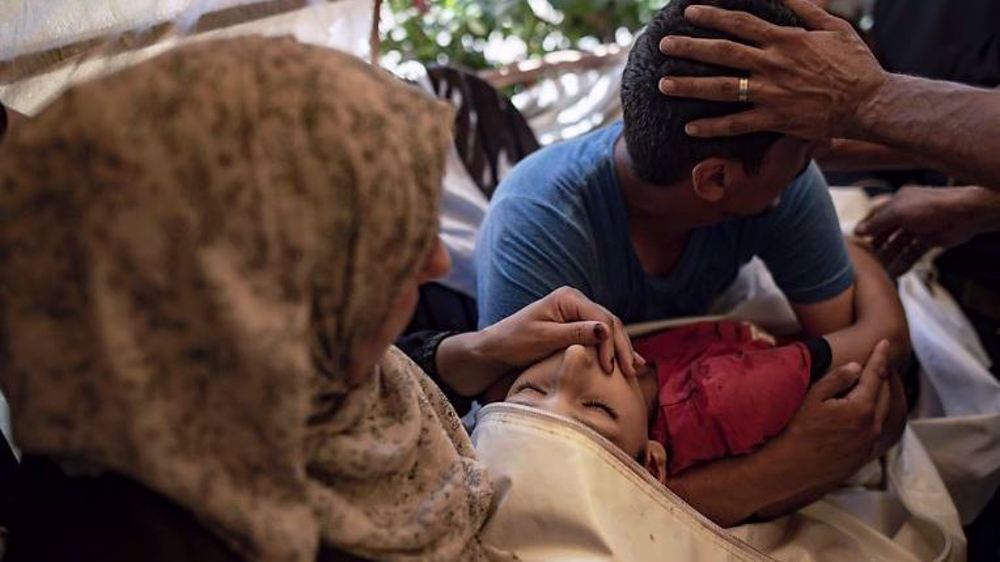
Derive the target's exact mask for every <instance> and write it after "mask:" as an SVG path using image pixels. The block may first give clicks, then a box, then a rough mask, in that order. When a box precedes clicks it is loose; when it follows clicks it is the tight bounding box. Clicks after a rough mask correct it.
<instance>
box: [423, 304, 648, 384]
mask: <svg viewBox="0 0 1000 562" xmlns="http://www.w3.org/2000/svg"><path fill="white" fill-rule="evenodd" d="M574 344H580V345H592V346H597V348H598V356H599V358H600V362H601V367H603V368H604V370H605V371H606V372H608V373H611V372H613V371H614V366H615V363H616V362H617V363H618V365H619V367H620V368H621V370H622V373H624V374H625V376H629V377H633V376H635V375H636V373H637V371H638V370H639V369H641V368H642V366H644V365H645V364H646V361H645V360H644V359H643V358H642V357H641V356H640V355H639V354H638V353H636V352H635V351H634V350H633V349H632V342H631V341H630V340H629V337H628V334H626V333H625V327H624V326H623V325H622V321H621V320H619V319H618V317H617V316H615V315H614V314H612V313H610V312H609V311H608V310H607V309H606V308H604V307H603V306H601V305H599V304H596V303H594V302H592V301H591V300H590V299H588V298H587V297H586V296H584V294H583V293H581V292H580V291H577V290H576V289H571V288H569V287H562V288H560V289H556V290H555V291H553V292H551V293H549V294H548V295H547V296H545V297H544V298H542V299H540V300H538V301H536V302H534V303H532V304H530V305H528V306H526V307H524V308H523V309H521V310H520V311H518V312H517V313H516V314H514V315H512V316H509V317H507V318H505V319H503V320H501V321H500V322H497V323H496V324H494V325H492V326H490V327H488V328H485V329H483V330H481V331H479V332H470V333H466V334H458V335H456V336H452V337H450V338H446V339H445V340H444V341H443V342H442V343H441V346H440V347H439V348H438V351H437V355H436V362H437V368H438V373H439V374H440V375H441V378H442V379H443V380H444V381H445V382H446V383H447V384H448V386H450V387H451V388H452V390H454V391H456V392H458V393H459V394H462V395H464V396H477V395H479V394H480V393H482V392H483V391H485V390H487V389H494V390H495V392H494V394H496V395H498V396H500V397H502V396H503V394H505V393H506V391H505V390H504V389H502V388H501V389H500V390H497V389H496V387H497V386H498V385H499V386H500V387H503V377H504V376H505V375H508V374H510V373H511V372H512V371H514V370H516V369H520V368H523V367H527V366H529V365H531V364H533V363H535V362H537V361H540V360H542V359H544V358H546V357H548V356H549V355H551V354H553V353H555V352H556V351H559V350H561V349H565V348H567V347H569V346H571V345H574ZM509 382H510V381H507V383H508V384H509Z"/></svg>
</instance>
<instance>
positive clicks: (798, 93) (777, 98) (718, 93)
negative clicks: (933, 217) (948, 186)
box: [660, 0, 1000, 189]
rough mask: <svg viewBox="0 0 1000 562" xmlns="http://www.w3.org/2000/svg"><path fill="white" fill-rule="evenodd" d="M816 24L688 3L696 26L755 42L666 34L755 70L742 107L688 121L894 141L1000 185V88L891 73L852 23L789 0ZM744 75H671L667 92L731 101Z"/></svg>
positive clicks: (731, 129)
mask: <svg viewBox="0 0 1000 562" xmlns="http://www.w3.org/2000/svg"><path fill="white" fill-rule="evenodd" d="M786 4H787V5H788V6H789V7H790V8H792V9H793V10H794V11H795V12H796V13H797V14H798V15H799V17H800V18H801V19H802V20H803V21H804V23H805V24H806V26H807V27H808V28H809V29H810V30H811V31H806V30H804V29H800V28H788V27H781V26H776V25H773V24H770V23H768V22H765V21H763V20H761V19H759V18H756V17H754V16H751V15H749V14H746V13H742V12H733V11H727V10H721V9H718V8H713V7H709V6H692V7H690V8H688V9H687V10H686V11H685V15H686V16H687V18H688V19H689V20H691V21H692V22H693V23H695V24H696V25H699V26H704V27H710V28H714V29H717V30H719V31H723V32H726V33H729V34H732V35H734V36H736V37H739V38H741V39H743V40H746V41H748V42H750V43H751V44H753V46H750V45H744V44H740V43H735V42H732V41H724V40H722V41H718V40H706V39H696V38H691V37H667V38H664V41H663V43H661V49H662V50H663V52H664V53H666V54H669V55H672V56H679V57H685V58H692V59H696V60H700V61H704V62H708V63H714V64H719V65H722V66H728V67H731V68H739V69H743V70H746V71H749V72H750V75H751V78H750V94H749V98H750V102H751V103H753V105H754V108H753V109H751V110H749V111H745V112H743V113H737V114H734V115H728V116H724V117H720V118H715V119H708V120H699V121H695V122H693V123H690V124H689V127H688V133H689V134H691V135H694V136H699V137H713V136H728V135H738V134H743V133H748V132H752V131H763V130H768V131H778V132H782V133H787V134H791V135H796V136H799V137H803V138H813V139H820V138H834V137H845V138H853V139H858V140H866V141H872V142H878V143H883V144H888V145H890V146H892V147H894V148H898V149H901V150H904V151H906V152H909V153H911V154H912V155H913V156H914V157H916V158H917V159H919V160H920V161H922V162H926V163H929V164H931V165H933V166H934V167H937V168H939V169H941V170H942V171H944V172H947V173H949V174H952V175H955V176H959V177H961V178H963V179H964V180H966V181H968V182H971V183H979V184H983V185H986V186H990V187H992V188H994V189H1000V159H998V158H996V154H998V153H1000V135H998V134H997V131H998V130H1000V92H997V91H991V90H982V89H976V88H971V87H967V86H962V85H959V84H955V83H950V82H941V81H934V80H926V79H921V78H912V77H908V76H901V75H896V74H889V73H887V72H885V70H883V69H882V67H881V66H880V65H879V63H878V61H877V60H875V57H874V56H873V55H872V53H871V51H870V50H868V47H867V46H866V45H865V43H864V41H863V40H862V39H861V37H859V36H858V34H857V32H855V31H854V29H853V28H851V26H850V24H848V23H847V22H846V21H844V20H841V19H840V18H837V17H834V16H831V15H829V14H827V13H825V12H824V11H823V10H822V9H820V8H818V7H816V6H814V5H813V4H811V3H810V2H809V1H808V0H786ZM738 80H739V79H738V78H736V77H733V78H728V77H721V78H717V77H713V78H690V77H665V79H664V81H662V82H661V85H660V89H661V90H662V91H663V93H664V94H667V95H671V96H679V97H694V98H703V99H710V100H725V101H733V100H735V99H736V94H737V92H738Z"/></svg>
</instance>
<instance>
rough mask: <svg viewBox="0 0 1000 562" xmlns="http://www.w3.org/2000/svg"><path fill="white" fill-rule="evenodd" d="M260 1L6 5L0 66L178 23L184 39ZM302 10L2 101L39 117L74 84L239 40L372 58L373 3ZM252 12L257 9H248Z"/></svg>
mask: <svg viewBox="0 0 1000 562" xmlns="http://www.w3.org/2000/svg"><path fill="white" fill-rule="evenodd" d="M260 3H261V0H128V1H124V0H87V1H86V2H84V1H81V0H46V1H45V2H39V1H37V0H13V1H12V2H11V0H3V1H0V60H7V59H10V58H12V57H15V56H16V55H23V54H28V53H35V52H39V51H44V50H46V49H50V48H54V47H62V46H66V45H70V44H73V43H74V42H76V41H81V40H85V39H91V38H95V37H101V36H103V35H108V34H115V33H122V32H125V31H130V30H132V31H142V30H143V29H146V28H149V27H152V26H153V25H155V24H158V23H164V22H175V23H176V24H177V27H178V31H179V32H181V33H183V32H184V31H185V30H186V29H189V28H190V26H191V25H192V24H193V23H195V22H196V21H197V20H198V17H199V16H200V15H201V14H205V13H209V12H214V11H218V10H222V9H225V8H230V7H233V6H238V5H242V4H260ZM305 5H306V6H307V7H304V8H302V9H299V10H294V11H290V12H284V13H280V14H278V15H274V16H270V17H265V18H262V19H255V20H251V21H248V22H246V23H242V24H239V25H234V26H232V27H228V28H225V29H220V30H216V31H211V32H208V33H202V34H199V35H196V36H192V37H179V36H176V35H170V36H167V37H164V38H162V39H161V40H160V41H159V42H158V43H157V44H155V45H153V46H151V47H147V48H143V49H139V50H136V51H128V52H125V53H123V54H120V55H115V56H112V57H107V56H105V55H106V54H107V53H106V52H104V51H102V50H101V49H100V48H97V49H96V51H95V52H93V53H88V54H87V55H86V56H84V57H83V58H82V59H80V60H77V61H74V62H72V63H70V64H65V65H61V66H57V67H55V68H54V69H53V70H51V71H50V72H47V73H45V74H40V75H37V76H32V77H30V78H26V79H24V80H21V81H19V82H14V83H10V84H2V85H0V101H2V102H3V103H4V105H7V106H9V107H12V108H14V109H16V110H18V111H20V112H21V113H25V114H28V115H34V114H36V113H37V112H38V111H40V110H41V109H42V108H43V107H44V106H45V105H46V104H48V103H49V102H51V101H52V100H53V99H55V98H56V97H57V96H58V95H59V94H60V93H61V92H63V91H64V90H65V89H66V88H68V87H69V86H71V85H72V84H76V83H79V82H83V81H86V80H89V79H92V78H96V77H98V76H102V75H104V74H107V73H110V72H114V71H116V70H120V69H121V68H124V67H126V66H129V65H132V64H136V63H138V62H141V61H143V60H146V59H148V58H151V57H153V56H156V55H157V54H160V53H161V52H163V51H164V50H166V49H169V48H172V47H175V46H177V44H178V43H181V42H185V41H191V40H206V39H211V38H220V37H229V36H234V35H266V36H272V37H273V36H279V35H292V36H294V37H295V38H296V39H297V40H299V41H300V42H302V43H309V44H314V45H321V46H326V47H330V48H333V49H338V50H342V51H344V52H347V53H350V54H353V55H355V56H359V57H366V56H368V50H369V47H368V32H369V29H370V28H371V14H372V0H337V1H320V0H316V1H312V2H306V3H305ZM248 9H251V10H252V9H253V8H248Z"/></svg>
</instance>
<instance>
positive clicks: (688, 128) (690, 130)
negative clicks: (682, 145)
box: [684, 125, 698, 137]
mask: <svg viewBox="0 0 1000 562" xmlns="http://www.w3.org/2000/svg"><path fill="white" fill-rule="evenodd" d="M684 132H685V133H687V134H688V135H691V136H692V137H694V136H697V135H698V127H696V126H694V125H684Z"/></svg>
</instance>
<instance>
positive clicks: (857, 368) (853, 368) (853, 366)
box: [844, 361, 861, 373]
mask: <svg viewBox="0 0 1000 562" xmlns="http://www.w3.org/2000/svg"><path fill="white" fill-rule="evenodd" d="M844 369H846V370H848V371H850V372H852V373H860V372H861V365H859V364H858V363H855V362H853V361H852V362H850V363H848V364H847V365H844Z"/></svg>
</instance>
